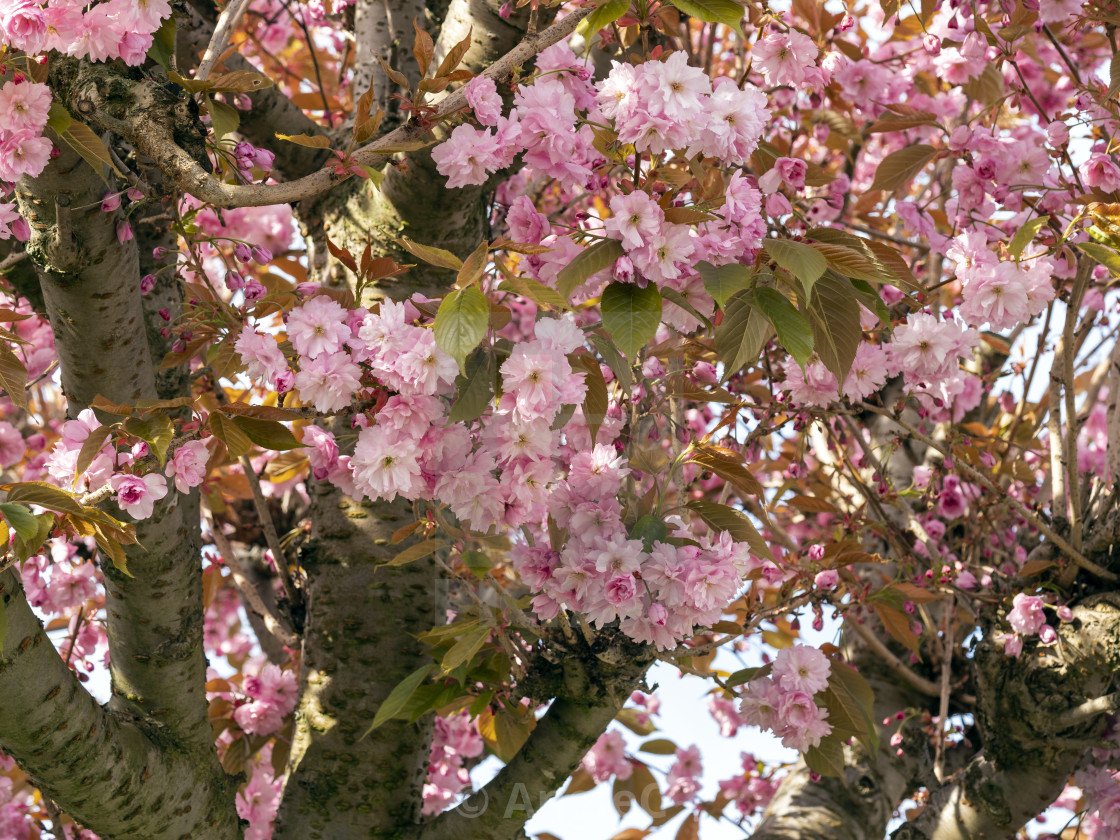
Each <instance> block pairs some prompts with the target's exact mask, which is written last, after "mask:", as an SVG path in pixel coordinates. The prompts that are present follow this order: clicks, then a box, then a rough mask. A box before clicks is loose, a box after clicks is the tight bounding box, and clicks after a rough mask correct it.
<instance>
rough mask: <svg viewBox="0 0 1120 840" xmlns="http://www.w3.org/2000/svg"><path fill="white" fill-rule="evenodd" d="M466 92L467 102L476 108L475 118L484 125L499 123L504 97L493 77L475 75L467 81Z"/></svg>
mask: <svg viewBox="0 0 1120 840" xmlns="http://www.w3.org/2000/svg"><path fill="white" fill-rule="evenodd" d="M464 93H465V94H466V97H467V104H468V105H470V106H471V108H472V109H473V110H474V115H475V118H476V119H477V120H478V121H479V122H480V123H481V124H482V125H489V126H494V125H497V124H498V117H500V116H501V115H502V98H501V97H500V96H498V88H497V86H496V85H495V84H494V80H493V79H491V78H489V77H487V76H475V77H474V78H473V79H471V80H470V82H468V83H467V87H466V89H465V91H464Z"/></svg>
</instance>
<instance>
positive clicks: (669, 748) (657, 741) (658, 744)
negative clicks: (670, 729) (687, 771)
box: [638, 738, 677, 755]
mask: <svg viewBox="0 0 1120 840" xmlns="http://www.w3.org/2000/svg"><path fill="white" fill-rule="evenodd" d="M638 749H639V750H641V751H642V752H647V753H650V754H652V755H673V754H674V753H676V751H677V745H676V744H675V743H673V742H672V741H670V740H669V739H668V738H654V739H653V740H651V741H646V742H645V743H644V744H642V745H641V746H640V747H638Z"/></svg>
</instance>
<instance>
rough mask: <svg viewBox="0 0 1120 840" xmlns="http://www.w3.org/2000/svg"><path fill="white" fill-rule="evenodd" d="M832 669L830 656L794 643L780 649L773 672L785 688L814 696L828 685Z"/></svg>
mask: <svg viewBox="0 0 1120 840" xmlns="http://www.w3.org/2000/svg"><path fill="white" fill-rule="evenodd" d="M831 670H832V669H831V665H830V664H829V661H828V657H826V656H825V655H824V654H823V653H821V652H820V651H819V650H817V649H816V648H814V647H808V646H807V645H794V646H793V647H789V648H782V650H780V651H778V656H777V658H776V659H775V660H774V669H773V671H772V674H773V676H774V679H775V680H776V681H777V683H778V684H779V685H780V686H781V687H782V689H783V690H785V691H804V692H805V693H806V694H808V695H810V696H812V695H813V694H816V693H817V692H818V691H823V690H824V689H825V687H826V686H827V685H828V676H829V673H830V672H831Z"/></svg>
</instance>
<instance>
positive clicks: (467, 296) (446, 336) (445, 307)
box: [435, 286, 490, 371]
mask: <svg viewBox="0 0 1120 840" xmlns="http://www.w3.org/2000/svg"><path fill="white" fill-rule="evenodd" d="M489 323H490V304H489V303H488V302H487V300H486V295H484V294H483V293H482V291H481V290H480V289H478V288H477V287H476V286H471V287H470V288H467V289H459V290H456V291H452V292H450V293H449V294H448V295H447V297H445V298H444V299H443V302H442V303H441V304H440V305H439V311H437V312H436V320H435V333H436V344H438V345H439V348H440V349H441V350H442V351H443V352H444V353H446V354H447V355H449V356H451V358H453V359H455V361H457V362H458V363H459V370H460V371H462V370H463V369H464V366H465V364H466V358H467V354H469V353H470V352H471V351H472V350H474V348H475V347H477V346H478V343H479V342H480V341H482V339H483V337H484V336H485V335H486V328H487V326H488V325H489Z"/></svg>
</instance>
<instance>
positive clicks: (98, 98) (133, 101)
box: [70, 6, 594, 207]
mask: <svg viewBox="0 0 1120 840" xmlns="http://www.w3.org/2000/svg"><path fill="white" fill-rule="evenodd" d="M593 8H594V7H593V6H585V7H584V8H582V9H578V10H576V11H573V12H571V13H570V14H569V15H568V16H567V17H565V18H564V19H563V20H561V21H559V22H558V23H555V24H553V25H552V26H550V27H549V28H548V29H546V30H544V31H543V32H541V33H539V34H537V35H535V36H531V37H528V38H526V39H525V40H524V41H522V43H521V44H519V45H518V46H517V47H515V48H514V49H513V50H511V51H510V52H509V53H507V54H506V55H505V56H504V57H502V58H501V59H499V60H498V61H496V62H494V64H492V65H491V66H490V67H489V69H487V71H486V73H485V75H486V76H488V77H490V78H492V79H494V80H495V81H496V82H502V81H504V80H505V79H507V78H508V77H509V76H510V75H511V74H512V72H513V68H514V67H520V66H523V65H524V64H526V63H527V62H528V61H529V60H530V59H531V58H533V57H534V56H535V55H537V54H538V53H539V52H540V51H541V50H543V49H545V48H546V47H549V46H551V45H552V44H555V43H557V42H558V41H560V40H561V39H563V38H566V37H568V36H569V35H571V34H572V32H574V31H575V28H576V26H577V25H578V24H579V22H580V21H581V20H582V19H583V18H584V17H586V16H587V15H588V14H590V13H591V10H592V9H593ZM121 81H124V80H121ZM126 88H127V94H128V96H127V98H123V97H122V98H114V97H110V96H108V95H105V94H103V93H102V92H101V91H100V90H99V89H98V86H97V85H96V84H94V80H93V79H92V78H87V79H85V80H84V81H83V80H79V81H78V83H76V84H75V85H74V87H73V89H72V90H71V94H70V99H71V100H73V101H75V102H84V103H88V104H87V105H86V106H85V107H84V109H82V110H80V111H79V113H81V114H82V115H83V117H86V118H88V119H89V120H90V121H91V122H92V123H94V124H95V125H97V126H98V127H100V128H102V129H104V130H107V131H112V132H114V133H116V134H118V135H120V136H121V137H124V138H125V139H127V140H128V141H129V142H130V143H132V144H133V145H134V146H135V147H136V148H137V149H139V150H140V151H141V152H143V153H144V154H146V155H147V156H148V157H150V158H152V160H154V161H155V162H156V163H157V165H159V167H160V168H161V169H162V170H163V171H164V173H165V174H166V175H167V176H168V178H169V179H170V180H171V181H172V182H173V183H175V184H176V186H178V187H179V188H180V189H182V190H183V191H184V192H187V193H190V194H191V195H193V196H195V197H196V198H198V199H199V200H201V201H205V202H208V203H210V204H213V205H214V206H216V207H263V206H266V205H270V204H290V203H293V202H296V201H302V200H303V199H305V198H310V197H312V196H316V195H320V194H322V193H324V192H326V191H327V190H329V189H331V188H332V187H334V186H336V185H338V184H340V183H342V182H343V181H346V180H347V179H349V178H350V177H352V176H351V175H350V173H349V172H348V171H342V172H339V171H337V170H336V169H335V168H334V167H327V168H324V169H320V170H319V171H318V172H314V173H312V174H311V175H307V176H304V177H303V178H299V179H297V180H295V181H288V182H286V183H282V184H250V185H245V186H237V185H231V184H225V183H222V182H220V181H219V180H218V179H216V178H214V176H213V175H211V174H210V173H209V172H207V171H206V170H205V169H204V168H203V167H202V166H201V165H200V164H199V162H198V161H197V160H196V159H195V158H194V157H192V156H191V154H189V153H188V152H187V151H185V150H184V149H183V148H181V147H180V146H179V145H178V144H177V143H176V142H175V139H174V137H173V134H172V132H171V130H170V126H169V122H170V121H169V120H167V119H163V118H162V117H161V116H160V115H161V107H160V102H161V100H163V99H165V98H166V94H165V93H164V92H163V90H162V88H160V87H159V85H157V84H156V83H155V82H151V81H146V80H145V81H133V80H128V81H126ZM465 105H466V95H465V93H464V91H463V89H461V88H460V89H459V90H457V91H455V92H454V93H452V94H451V95H450V96H448V97H447V98H446V99H444V100H443V101H442V102H441V103H440V108H439V112H438V114H437V116H436V119H442V118H444V117H446V116H449V115H451V114H454V113H456V112H457V111H459V110H460V109H462V108H463V107H464V106H465ZM426 134H427V130H426V129H424V128H422V127H420V126H418V125H415V124H411V123H410V124H408V125H404V126H401V127H400V128H397V129H395V130H393V131H391V132H389V133H388V134H387V135H385V136H384V137H381V138H380V139H378V140H376V141H374V142H372V143H370V144H368V145H366V146H363V147H362V148H361V149H359V150H357V151H356V152H355V153H354V154H353V155H352V159H353V161H354V162H355V163H357V164H361V165H365V166H375V165H378V164H380V163H383V162H384V161H385V160H387V159H388V158H390V157H392V155H393V154H394V152H392V151H391V149H392V148H393V147H395V146H397V145H399V144H401V143H404V142H408V141H414V140H419V139H421V138H423V137H424V136H425V135H426ZM385 149H388V150H390V151H382V150H385Z"/></svg>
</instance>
